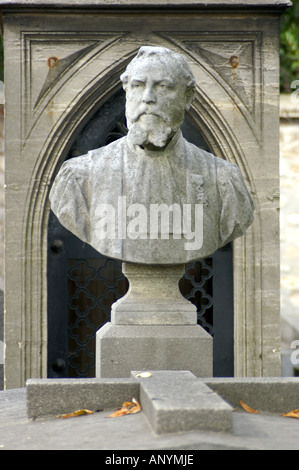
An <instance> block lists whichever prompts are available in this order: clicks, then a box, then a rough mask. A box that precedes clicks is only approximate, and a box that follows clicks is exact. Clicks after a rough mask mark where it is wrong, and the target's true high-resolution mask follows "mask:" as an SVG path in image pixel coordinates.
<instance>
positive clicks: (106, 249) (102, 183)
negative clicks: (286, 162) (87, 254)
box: [50, 131, 254, 264]
mask: <svg viewBox="0 0 299 470" xmlns="http://www.w3.org/2000/svg"><path fill="white" fill-rule="evenodd" d="M50 201H51V208H52V210H53V212H54V214H55V215H56V216H57V218H58V219H59V221H60V223H61V224H62V225H63V226H64V227H65V228H67V229H68V230H70V231H71V232H72V233H74V234H75V235H76V236H77V237H78V238H80V239H81V240H83V241H84V242H86V243H89V244H90V245H91V246H93V247H94V248H95V249H96V250H98V251H99V252H100V253H102V254H103V255H106V256H108V257H111V258H116V259H120V260H123V261H127V262H135V263H144V264H184V263H187V262H190V261H193V260H196V259H200V258H205V257H207V256H209V255H211V254H213V253H214V252H215V251H216V250H217V249H218V248H219V247H222V246H224V245H226V244H227V243H228V242H230V241H232V240H234V239H235V238H238V237H240V236H242V235H243V234H244V233H245V231H246V230H247V229H248V227H249V226H250V224H251V223H252V222H253V212H254V205H253V202H252V199H251V197H250V194H249V192H248V190H247V187H246V185H245V182H244V180H243V177H242V175H241V172H240V170H239V168H238V167H237V165H235V164H233V163H230V162H228V161H225V160H223V159H221V158H218V157H215V156H214V155H212V154H211V153H208V152H206V151H204V150H202V149H200V148H198V147H196V146H194V145H193V144H191V143H189V142H187V141H186V140H185V139H184V138H183V136H182V134H181V131H179V132H178V133H177V134H176V135H175V136H174V138H173V139H172V141H171V142H170V144H169V145H168V146H167V148H166V149H165V150H161V151H146V150H144V149H142V148H140V147H134V145H133V144H132V143H131V142H130V137H129V135H128V136H127V137H123V138H121V139H119V140H117V141H115V142H112V143H111V144H109V145H107V146H105V147H102V148H99V149H96V150H91V151H89V152H88V154H86V155H83V156H80V157H76V158H73V159H71V160H68V161H66V162H65V163H64V164H63V165H62V167H61V169H60V171H59V173H58V175H57V177H56V179H55V181H54V184H53V186H52V189H51V192H50Z"/></svg>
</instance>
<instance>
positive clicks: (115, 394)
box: [26, 378, 140, 419]
mask: <svg viewBox="0 0 299 470" xmlns="http://www.w3.org/2000/svg"><path fill="white" fill-rule="evenodd" d="M139 389H140V386H139V383H138V382H137V381H136V380H134V379H121V378H120V379H100V380H99V379H29V380H27V382H26V392H27V415H28V418H31V419H35V418H41V417H53V416H56V415H58V414H64V413H71V412H73V411H76V410H78V409H89V410H91V411H97V410H103V409H117V408H120V407H121V405H122V403H123V402H124V401H131V400H132V398H133V397H134V398H136V400H139V399H140V398H139Z"/></svg>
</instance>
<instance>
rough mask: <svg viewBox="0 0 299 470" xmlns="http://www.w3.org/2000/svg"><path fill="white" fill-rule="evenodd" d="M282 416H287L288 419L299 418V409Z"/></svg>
mask: <svg viewBox="0 0 299 470" xmlns="http://www.w3.org/2000/svg"><path fill="white" fill-rule="evenodd" d="M281 416H286V417H287V418H297V419H298V418H299V409H296V410H293V411H289V412H288V413H281Z"/></svg>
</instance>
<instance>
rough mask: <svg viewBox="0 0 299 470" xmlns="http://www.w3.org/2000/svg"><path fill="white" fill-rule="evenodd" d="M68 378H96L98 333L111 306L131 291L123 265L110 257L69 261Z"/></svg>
mask: <svg viewBox="0 0 299 470" xmlns="http://www.w3.org/2000/svg"><path fill="white" fill-rule="evenodd" d="M68 265H69V267H68V273H67V275H68V375H69V377H93V376H94V375H95V334H96V332H97V330H98V329H99V328H100V327H101V326H102V325H103V324H104V323H106V322H107V321H109V320H110V310H111V305H112V304H113V303H114V302H116V301H117V300H118V299H119V298H120V297H122V296H123V295H124V294H125V293H126V291H127V289H128V281H127V279H126V278H125V276H124V275H123V273H122V271H121V266H120V263H119V262H118V261H116V260H112V259H109V258H98V259H69V260H68Z"/></svg>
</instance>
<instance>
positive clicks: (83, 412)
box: [56, 410, 94, 419]
mask: <svg viewBox="0 0 299 470" xmlns="http://www.w3.org/2000/svg"><path fill="white" fill-rule="evenodd" d="M92 413H94V411H90V410H77V411H74V412H73V413H66V414H64V415H58V416H56V418H62V419H67V418H75V417H76V416H82V415H91V414H92Z"/></svg>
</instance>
